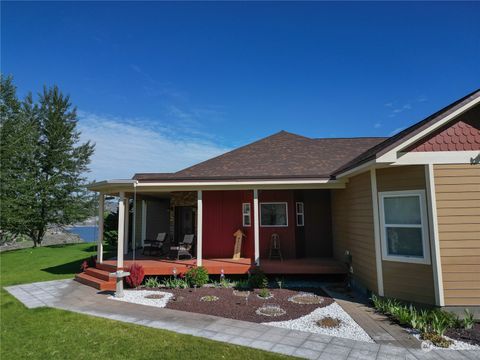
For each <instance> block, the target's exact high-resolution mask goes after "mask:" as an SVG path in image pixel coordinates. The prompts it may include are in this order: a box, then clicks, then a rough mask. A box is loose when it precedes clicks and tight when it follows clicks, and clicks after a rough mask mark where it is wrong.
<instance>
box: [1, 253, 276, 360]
mask: <svg viewBox="0 0 480 360" xmlns="http://www.w3.org/2000/svg"><path fill="white" fill-rule="evenodd" d="M92 254H94V246H92V245H88V244H80V245H64V246H52V247H44V248H37V249H24V250H17V251H12V252H7V253H3V254H0V261H1V262H0V285H1V287H2V289H1V294H0V305H1V308H0V309H1V313H0V316H1V318H0V324H1V338H0V347H1V349H0V358H1V359H2V360H7V359H102V358H105V359H154V358H155V359H207V358H208V359H224V358H225V359H242V360H245V359H277V358H284V357H282V356H279V355H275V354H272V353H268V352H264V351H258V350H253V349H249V348H245V347H240V346H233V345H226V344H223V343H219V342H215V341H210V340H206V339H201V338H196V337H192V336H188V335H180V334H176V333H173V332H170V331H163V330H157V329H151V328H147V327H143V326H138V325H132V324H125V323H121V322H117V321H112V320H106V319H100V318H95V317H91V316H86V315H80V314H75V313H71V312H68V311H61V310H56V309H50V308H39V309H32V310H28V309H27V308H25V307H24V306H23V305H22V304H21V303H20V302H19V301H17V300H16V299H15V298H14V297H12V296H10V295H9V294H8V293H7V292H6V291H5V290H4V289H3V286H8V285H14V284H21V283H29V282H34V281H45V280H54V279H62V278H72V277H73V274H74V273H75V272H77V271H78V269H79V266H80V263H81V261H82V260H83V259H85V258H88V257H90V255H92Z"/></svg>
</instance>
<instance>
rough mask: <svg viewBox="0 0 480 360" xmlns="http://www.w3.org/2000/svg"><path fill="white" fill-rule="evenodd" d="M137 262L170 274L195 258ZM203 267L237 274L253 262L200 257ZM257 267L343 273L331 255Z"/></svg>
mask: <svg viewBox="0 0 480 360" xmlns="http://www.w3.org/2000/svg"><path fill="white" fill-rule="evenodd" d="M135 262H136V263H140V264H141V265H142V266H143V268H144V270H145V274H146V275H171V274H172V272H173V269H176V270H177V273H184V272H185V271H187V270H188V268H189V267H192V266H195V265H196V264H197V261H196V260H195V259H192V260H166V259H158V258H146V257H142V258H141V259H138V260H135ZM116 264H117V261H116V260H106V261H104V262H103V264H99V265H97V268H100V269H104V270H108V271H109V270H111V271H113V270H114V269H115V267H116ZM132 264H133V260H125V261H124V267H125V268H126V267H129V266H131V265H132ZM203 266H204V267H205V268H206V269H207V270H208V273H209V274H212V275H219V274H221V272H222V269H223V271H224V273H225V274H227V275H228V274H231V275H239V274H247V273H248V271H249V270H251V269H252V268H253V267H254V265H253V261H252V260H251V259H249V258H241V259H238V260H233V259H225V258H224V259H203ZM260 268H261V269H262V270H263V271H264V272H265V273H266V274H282V275H293V274H298V275H307V274H345V273H346V268H345V266H344V265H343V264H342V263H341V262H339V261H336V260H334V259H331V258H306V259H286V260H283V261H280V260H268V259H261V260H260Z"/></svg>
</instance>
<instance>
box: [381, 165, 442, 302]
mask: <svg viewBox="0 0 480 360" xmlns="http://www.w3.org/2000/svg"><path fill="white" fill-rule="evenodd" d="M377 190H378V191H379V192H382V191H403V190H425V167H424V166H401V167H391V168H386V169H379V170H377ZM427 226H428V224H427ZM380 231H381V230H380ZM382 267H383V286H384V291H385V296H389V297H395V298H398V299H403V300H408V301H414V302H419V303H425V304H434V303H435V288H434V284H433V270H432V266H431V265H424V264H411V263H404V262H395V261H382Z"/></svg>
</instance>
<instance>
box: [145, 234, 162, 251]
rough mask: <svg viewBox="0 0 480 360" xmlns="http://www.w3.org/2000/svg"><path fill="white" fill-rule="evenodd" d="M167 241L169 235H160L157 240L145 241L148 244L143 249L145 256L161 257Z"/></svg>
mask: <svg viewBox="0 0 480 360" xmlns="http://www.w3.org/2000/svg"><path fill="white" fill-rule="evenodd" d="M166 239H167V233H158V235H157V239H156V240H148V239H145V244H148V245H146V246H144V247H143V255H147V252H148V255H154V254H157V255H160V254H162V253H163V252H164V249H163V246H164V245H165V240H166Z"/></svg>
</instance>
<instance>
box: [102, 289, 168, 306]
mask: <svg viewBox="0 0 480 360" xmlns="http://www.w3.org/2000/svg"><path fill="white" fill-rule="evenodd" d="M123 293H124V296H123V297H122V298H117V297H115V296H109V297H108V298H109V299H110V300H117V301H124V302H130V303H134V304H140V305H147V306H154V307H159V308H164V307H165V306H167V303H168V302H169V301H170V299H171V298H172V297H173V294H172V293H169V292H164V291H158V290H155V291H151V290H125V291H124V292H123ZM147 295H163V298H161V299H146V298H145V296H147Z"/></svg>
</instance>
